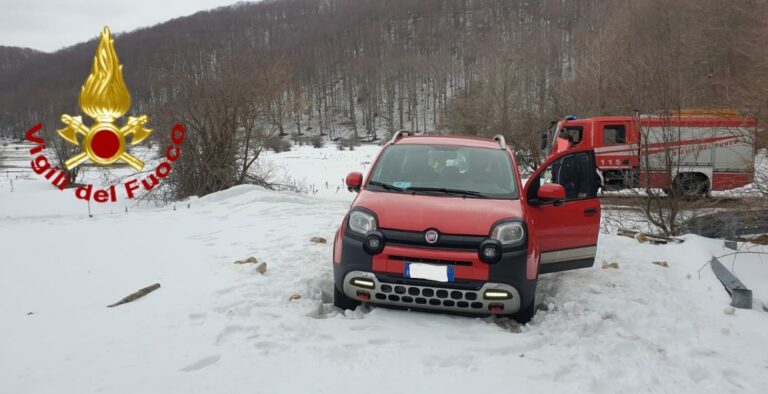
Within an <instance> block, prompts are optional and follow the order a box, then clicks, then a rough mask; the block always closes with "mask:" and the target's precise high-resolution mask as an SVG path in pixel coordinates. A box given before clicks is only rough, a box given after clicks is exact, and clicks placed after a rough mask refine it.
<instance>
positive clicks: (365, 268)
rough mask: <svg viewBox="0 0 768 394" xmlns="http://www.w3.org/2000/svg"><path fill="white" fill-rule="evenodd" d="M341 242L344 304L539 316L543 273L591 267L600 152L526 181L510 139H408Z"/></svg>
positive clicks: (381, 170) (383, 165)
mask: <svg viewBox="0 0 768 394" xmlns="http://www.w3.org/2000/svg"><path fill="white" fill-rule="evenodd" d="M346 183H347V187H348V188H349V189H350V190H351V191H355V192H357V193H358V195H357V197H356V198H355V200H354V202H353V203H352V206H351V208H350V210H349V212H348V213H347V215H346V217H345V218H344V220H343V221H342V224H341V226H340V228H339V230H338V231H337V233H336V237H335V239H334V249H333V270H334V281H335V286H334V304H335V305H336V306H337V307H339V308H342V309H354V308H355V307H356V306H357V305H359V304H360V303H361V302H368V303H372V304H380V305H385V306H391V307H399V308H406V309H416V310H433V311H447V312H454V313H460V314H469V315H512V316H513V317H514V318H515V319H517V320H518V321H522V322H525V321H528V320H530V319H531V317H532V316H533V314H534V312H535V304H534V299H535V295H536V283H537V280H538V278H539V274H544V273H549V272H557V271H564V270H569V269H575V268H585V267H591V266H592V264H593V263H594V259H595V251H596V245H597V237H598V231H599V226H600V202H599V200H598V199H597V188H598V186H599V178H598V177H597V176H596V171H595V158H594V152H593V151H592V150H591V149H578V148H576V149H572V150H569V151H566V152H561V153H559V154H557V155H554V156H552V157H550V158H549V159H548V160H547V161H546V162H545V163H544V164H543V165H542V166H541V167H540V168H539V170H538V171H537V172H535V173H534V174H533V176H532V177H531V178H530V179H529V180H528V182H527V183H525V184H524V183H523V181H522V180H521V179H520V174H519V172H518V169H517V162H516V160H515V156H514V152H513V151H512V150H511V149H510V148H509V147H508V146H507V145H506V143H505V141H504V137H502V136H497V137H495V138H494V139H493V140H488V139H480V138H471V137H453V136H414V135H413V134H411V133H408V132H404V131H401V132H398V133H397V134H396V135H395V136H394V137H393V138H392V140H391V141H389V142H388V143H387V145H386V146H385V147H384V148H383V149H382V150H381V152H380V153H379V155H378V157H377V158H376V161H375V162H374V165H373V166H372V168H371V171H370V173H369V174H368V177H367V178H366V181H365V182H363V175H362V174H361V173H359V172H353V173H351V174H349V175H348V176H347V178H346Z"/></svg>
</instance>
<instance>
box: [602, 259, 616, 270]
mask: <svg viewBox="0 0 768 394" xmlns="http://www.w3.org/2000/svg"><path fill="white" fill-rule="evenodd" d="M608 268H612V269H615V270H617V269H619V263H617V262H615V261H614V262H611V263H608V262H606V261H603V269H608Z"/></svg>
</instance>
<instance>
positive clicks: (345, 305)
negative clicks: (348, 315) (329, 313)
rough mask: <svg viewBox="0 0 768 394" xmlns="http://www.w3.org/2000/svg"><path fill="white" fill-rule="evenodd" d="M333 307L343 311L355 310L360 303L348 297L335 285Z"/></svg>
mask: <svg viewBox="0 0 768 394" xmlns="http://www.w3.org/2000/svg"><path fill="white" fill-rule="evenodd" d="M333 305H334V306H335V307H337V308H339V309H341V310H347V309H350V310H355V308H357V306H358V305H360V301H358V300H355V299H352V298H349V297H347V295H346V294H344V293H343V292H341V291H340V290H339V288H338V287H336V285H335V284H334V285H333Z"/></svg>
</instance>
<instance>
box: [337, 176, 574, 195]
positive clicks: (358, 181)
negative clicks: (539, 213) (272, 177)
mask: <svg viewBox="0 0 768 394" xmlns="http://www.w3.org/2000/svg"><path fill="white" fill-rule="evenodd" d="M346 183H347V190H349V191H351V192H356V193H359V192H360V187H362V185H363V174H362V173H361V172H357V171H355V172H350V173H349V175H347V179H346ZM563 195H565V191H563Z"/></svg>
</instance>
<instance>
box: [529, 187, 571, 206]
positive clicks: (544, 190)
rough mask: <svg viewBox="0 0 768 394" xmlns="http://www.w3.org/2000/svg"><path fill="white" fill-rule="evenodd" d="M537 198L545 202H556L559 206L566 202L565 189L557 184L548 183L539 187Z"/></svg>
mask: <svg viewBox="0 0 768 394" xmlns="http://www.w3.org/2000/svg"><path fill="white" fill-rule="evenodd" d="M536 197H537V198H538V199H539V200H541V201H543V202H554V203H555V205H559V204H558V203H561V202H562V201H563V200H565V188H564V187H563V186H562V185H558V184H557V183H547V184H544V185H541V187H539V191H538V193H536Z"/></svg>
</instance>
